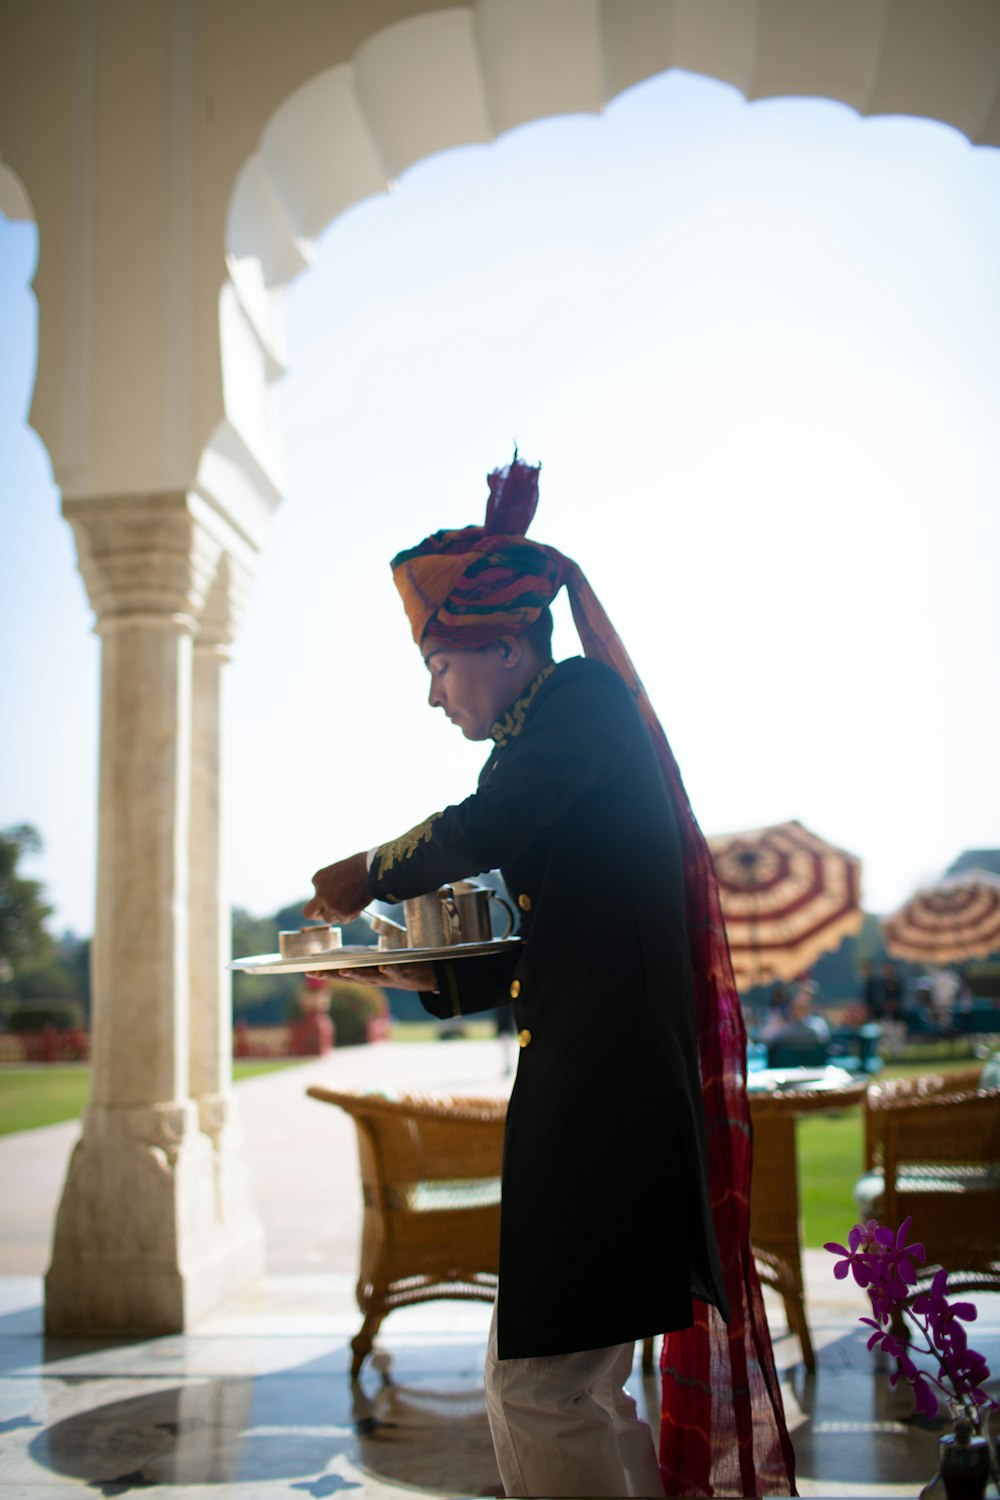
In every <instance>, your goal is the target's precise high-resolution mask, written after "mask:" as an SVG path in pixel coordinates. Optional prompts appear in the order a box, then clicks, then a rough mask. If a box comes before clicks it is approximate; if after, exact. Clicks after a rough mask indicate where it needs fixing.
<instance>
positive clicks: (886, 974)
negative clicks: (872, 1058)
mask: <svg viewBox="0 0 1000 1500" xmlns="http://www.w3.org/2000/svg"><path fill="white" fill-rule="evenodd" d="M881 981H882V1009H881V1013H880V1015H879V1016H878V1017H877V1019H878V1021H879V1024H880V1025H881V1027H882V1048H883V1051H884V1052H885V1054H886V1056H887V1057H898V1056H899V1055H900V1053H901V1052H902V1050H903V1047H904V1046H905V1045H906V1038H907V1036H908V1034H909V1030H910V1026H909V1019H908V1017H907V1013H906V987H905V985H904V983H903V980H902V977H901V975H900V974H899V972H898V970H897V968H896V965H895V964H894V963H884V964H883V965H882V975H881Z"/></svg>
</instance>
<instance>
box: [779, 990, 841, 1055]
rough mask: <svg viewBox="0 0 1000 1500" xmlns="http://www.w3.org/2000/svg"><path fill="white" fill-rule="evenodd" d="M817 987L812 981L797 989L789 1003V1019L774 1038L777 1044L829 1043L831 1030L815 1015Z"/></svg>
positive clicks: (821, 1018)
mask: <svg viewBox="0 0 1000 1500" xmlns="http://www.w3.org/2000/svg"><path fill="white" fill-rule="evenodd" d="M815 993H816V986H815V985H814V983H813V981H812V980H811V979H806V980H803V982H802V983H801V984H800V985H798V986H797V987H796V990H795V993H794V995H793V996H792V998H791V1000H790V1001H789V1005H788V1019H787V1021H786V1022H785V1024H784V1026H783V1027H782V1028H781V1030H780V1031H778V1032H777V1033H776V1034H775V1036H774V1037H773V1038H772V1040H773V1041H775V1042H792V1043H799V1042H802V1043H805V1042H828V1041H829V1040H830V1028H829V1026H828V1025H827V1024H826V1022H825V1021H824V1019H823V1017H822V1016H817V1015H815V1014H814V1013H813V996H814V995H815Z"/></svg>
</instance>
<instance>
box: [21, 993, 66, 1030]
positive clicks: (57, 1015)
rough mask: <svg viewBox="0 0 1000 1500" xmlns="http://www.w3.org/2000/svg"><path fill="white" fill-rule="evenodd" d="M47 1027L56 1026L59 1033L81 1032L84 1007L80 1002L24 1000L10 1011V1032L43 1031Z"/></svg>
mask: <svg viewBox="0 0 1000 1500" xmlns="http://www.w3.org/2000/svg"><path fill="white" fill-rule="evenodd" d="M45 1026H54V1027H55V1029H56V1030H57V1031H76V1030H79V1029H80V1028H82V1026H83V1006H82V1005H81V1004H80V1002H79V1000H22V1001H20V1002H19V1003H18V1004H17V1005H12V1006H11V1007H10V1009H9V1010H8V1013H7V1030H8V1031H41V1030H42V1028H43V1027H45Z"/></svg>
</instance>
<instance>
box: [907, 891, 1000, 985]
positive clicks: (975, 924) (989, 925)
mask: <svg viewBox="0 0 1000 1500" xmlns="http://www.w3.org/2000/svg"><path fill="white" fill-rule="evenodd" d="M882 933H883V936H884V937H885V942H886V947H887V948H888V949H889V952H890V953H892V954H893V955H894V956H895V957H896V958H909V959H915V960H916V961H917V962H918V963H926V964H948V963H959V962H960V961H961V960H962V959H964V958H985V957H986V956H987V954H989V953H995V952H997V951H998V950H1000V876H997V875H993V874H991V873H990V871H989V870H965V871H963V872H962V874H961V875H952V876H949V877H948V879H946V880H940V881H938V882H936V884H934V885H929V886H926V887H925V888H924V889H923V890H919V891H917V892H916V893H915V894H914V895H912V896H911V897H910V899H909V901H907V902H906V903H905V904H904V905H903V906H901V907H900V908H899V910H898V911H897V912H893V914H892V916H891V917H883V918H882Z"/></svg>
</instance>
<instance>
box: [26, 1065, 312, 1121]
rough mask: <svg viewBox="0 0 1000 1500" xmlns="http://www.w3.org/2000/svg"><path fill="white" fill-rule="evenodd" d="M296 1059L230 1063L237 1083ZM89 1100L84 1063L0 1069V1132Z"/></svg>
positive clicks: (71, 1113) (65, 1115) (76, 1110)
mask: <svg viewBox="0 0 1000 1500" xmlns="http://www.w3.org/2000/svg"><path fill="white" fill-rule="evenodd" d="M296 1060H297V1059H294V1058H290V1059H288V1061H285V1060H284V1059H279V1060H277V1061H275V1062H238V1063H234V1064H233V1077H234V1079H236V1081H237V1082H239V1080H240V1079H241V1078H250V1077H252V1076H253V1075H254V1074H255V1073H271V1072H273V1071H274V1069H275V1068H286V1067H288V1066H289V1063H290V1062H294V1061H296ZM89 1102H90V1069H89V1067H87V1066H86V1064H77V1065H70V1066H69V1067H60V1066H59V1065H58V1064H57V1063H47V1064H45V1065H43V1066H41V1067H37V1068H16V1067H4V1068H2V1069H0V1135H10V1134H12V1132H13V1131H15V1130H33V1129H34V1128H35V1126H37V1125H57V1124H58V1123H59V1122H60V1121H61V1120H77V1119H79V1117H80V1115H81V1114H82V1112H83V1109H84V1106H85V1105H86V1104H88V1103H89Z"/></svg>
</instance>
